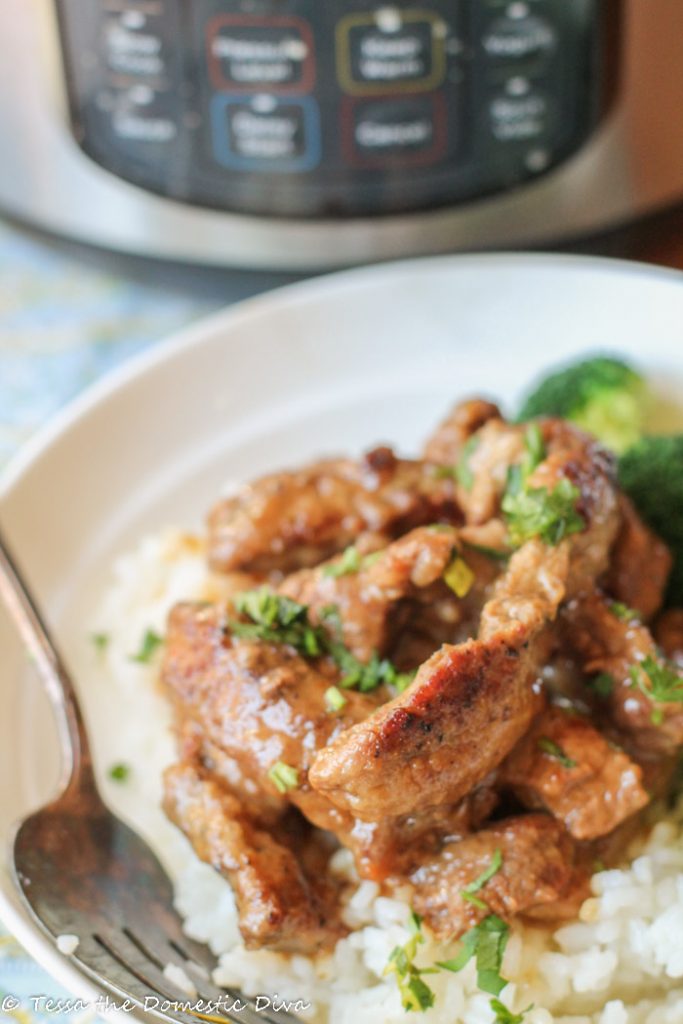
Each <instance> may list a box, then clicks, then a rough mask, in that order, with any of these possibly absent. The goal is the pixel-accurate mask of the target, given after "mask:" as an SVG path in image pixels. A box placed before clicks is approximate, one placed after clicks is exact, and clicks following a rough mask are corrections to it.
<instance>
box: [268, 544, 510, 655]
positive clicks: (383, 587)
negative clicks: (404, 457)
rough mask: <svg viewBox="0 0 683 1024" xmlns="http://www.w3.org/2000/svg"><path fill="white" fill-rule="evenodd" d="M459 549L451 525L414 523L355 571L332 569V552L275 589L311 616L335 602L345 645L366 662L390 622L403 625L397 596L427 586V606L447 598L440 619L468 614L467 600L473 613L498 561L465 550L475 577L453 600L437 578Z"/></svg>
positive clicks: (380, 646) (390, 630) (383, 643)
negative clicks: (327, 558) (464, 594)
mask: <svg viewBox="0 0 683 1024" xmlns="http://www.w3.org/2000/svg"><path fill="white" fill-rule="evenodd" d="M459 549H462V544H461V541H460V539H459V534H458V530H457V529H455V528H454V527H449V526H445V525H440V526H439V528H438V529H437V528H433V527H429V526H427V527H418V528H417V529H415V530H411V531H410V533H407V534H405V535H404V536H403V537H401V538H400V539H399V540H397V541H394V543H393V544H390V545H389V546H388V547H387V548H385V549H384V550H383V551H378V552H375V553H373V555H372V558H371V559H369V560H368V562H367V563H364V562H361V564H360V568H359V569H358V570H357V571H355V572H349V573H346V574H344V575H341V576H339V575H334V572H335V569H337V568H338V566H339V562H340V560H339V559H338V558H336V559H333V560H332V561H330V562H326V563H323V564H322V565H321V566H318V567H317V568H316V569H301V570H300V571H299V572H297V573H293V574H292V575H291V576H288V577H287V578H286V579H285V580H284V582H283V583H282V584H281V586H280V588H279V590H280V593H282V594H285V595H286V596H287V597H291V598H293V599H294V600H295V601H298V602H300V603H301V604H304V605H306V606H307V607H308V609H309V615H310V618H311V620H312V621H313V622H319V621H320V620H321V617H322V618H324V613H325V612H326V611H327V610H329V608H330V607H335V608H336V609H337V612H338V616H339V620H340V623H341V627H342V637H343V641H344V643H345V645H346V646H347V647H348V648H349V650H350V651H351V652H352V653H353V654H354V655H355V656H356V657H357V658H359V659H360V660H361V661H366V662H367V661H369V660H370V658H371V657H372V655H373V653H376V652H379V653H380V654H384V653H386V652H387V649H388V647H389V643H390V640H391V639H392V635H393V634H394V633H395V632H396V628H395V627H396V626H404V625H405V624H406V622H407V621H409V619H412V618H413V613H412V612H411V611H410V609H404V611H405V614H403V615H402V616H401V615H400V614H398V613H400V611H401V608H400V602H402V601H405V600H406V599H408V598H411V597H413V598H418V597H419V592H420V591H424V590H425V589H426V588H430V587H431V589H430V590H429V592H428V595H427V596H426V599H425V600H426V601H427V602H428V603H429V605H430V606H432V607H433V605H434V603H435V602H436V601H440V602H442V603H448V606H449V607H448V609H447V610H446V612H447V614H446V621H447V622H448V619H450V620H451V621H450V622H449V623H448V625H449V626H450V627H452V626H453V624H454V620H457V621H461V620H462V619H463V618H464V617H465V616H466V615H469V613H470V609H471V607H472V606H473V605H474V606H475V608H476V612H477V614H478V612H479V610H480V607H481V604H483V601H484V594H485V587H486V586H487V585H488V584H489V583H490V582H491V581H492V580H493V579H494V577H495V575H496V574H497V573H498V572H499V568H500V567H499V566H498V565H496V563H495V562H492V561H491V560H490V559H486V558H484V557H482V556H481V555H477V554H476V552H474V553H471V554H469V555H467V559H468V563H469V564H470V567H471V568H475V567H476V573H475V583H474V585H473V587H472V589H471V590H470V592H469V594H468V595H467V598H466V599H464V600H463V599H461V600H459V599H457V598H455V596H454V595H453V593H452V591H450V590H449V588H448V587H447V586H446V585H445V584H444V583H443V582H442V578H443V575H444V572H445V571H446V569H447V568H448V566H449V565H450V564H451V562H452V561H453V558H454V556H455V555H456V554H457V553H458V550H459ZM475 563H476V566H475ZM437 583H440V587H438V588H436V589H435V588H433V587H432V584H437ZM442 610H443V609H442ZM443 628H444V627H443V624H442V629H443ZM451 632H452V628H451ZM434 646H437V645H436V644H435V645H433V646H432V649H431V651H430V652H429V653H430V654H431V653H432V651H433V650H434Z"/></svg>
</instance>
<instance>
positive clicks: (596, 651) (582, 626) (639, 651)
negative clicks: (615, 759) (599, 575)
mask: <svg viewBox="0 0 683 1024" xmlns="http://www.w3.org/2000/svg"><path fill="white" fill-rule="evenodd" d="M562 624H563V629H564V634H565V639H566V642H567V644H568V647H569V649H570V650H571V651H573V652H574V654H575V655H576V656H578V658H579V659H580V661H581V663H582V666H583V669H584V671H585V672H586V673H587V674H588V675H592V676H597V675H599V674H600V673H604V674H606V675H607V676H608V677H610V679H611V680H612V683H613V685H612V687H611V692H610V693H609V694H607V695H606V696H605V698H604V701H603V702H602V703H603V707H604V709H605V712H606V713H607V714H608V716H609V718H610V719H611V720H612V721H613V722H614V724H615V726H616V727H617V729H618V730H619V731H620V732H621V733H623V734H625V736H626V737H628V738H629V740H630V742H631V743H632V744H635V750H636V752H637V753H641V752H642V753H644V754H647V753H652V752H654V753H658V754H666V753H670V752H672V751H674V750H675V749H676V748H677V747H678V746H680V745H681V744H682V743H683V705H682V704H680V703H656V704H655V703H653V701H652V700H651V699H650V697H649V696H648V695H647V694H646V693H643V692H642V689H641V688H640V687H639V686H637V685H634V682H633V678H632V676H631V669H632V668H634V667H636V666H637V665H638V664H639V663H640V662H642V661H643V660H644V659H645V658H647V657H652V658H656V659H659V655H658V652H657V648H656V645H655V642H654V640H653V638H652V635H651V633H650V631H649V629H648V628H647V626H644V625H643V624H642V623H640V622H638V621H637V620H630V621H624V619H623V618H620V617H619V616H617V615H615V614H614V612H613V611H612V608H611V602H610V601H609V600H608V599H607V598H605V597H604V595H602V594H601V593H599V592H598V591H594V592H593V593H592V594H590V595H587V596H582V598H581V600H576V601H571V602H570V603H569V604H568V605H567V607H566V608H565V609H564V610H563V612H562Z"/></svg>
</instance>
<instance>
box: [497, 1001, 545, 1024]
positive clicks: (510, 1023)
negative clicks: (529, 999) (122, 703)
mask: <svg viewBox="0 0 683 1024" xmlns="http://www.w3.org/2000/svg"><path fill="white" fill-rule="evenodd" d="M489 1006H490V1007H491V1009H492V1010H493V1012H494V1013H495V1015H496V1017H495V1020H494V1021H493V1024H524V1018H525V1017H526V1015H527V1013H529V1012H530V1011H531V1010H533V1008H534V1004H533V1003H532V1004H531V1006H527V1008H526V1010H522V1011H521V1013H513V1012H512V1010H508V1008H507V1006H505V1004H504V1003H501V1001H500V999H492V1000H491V1002H490V1003H489Z"/></svg>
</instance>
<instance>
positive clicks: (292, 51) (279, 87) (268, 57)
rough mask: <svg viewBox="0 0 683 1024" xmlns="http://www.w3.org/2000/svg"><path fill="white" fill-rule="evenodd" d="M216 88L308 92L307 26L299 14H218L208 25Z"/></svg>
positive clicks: (311, 57) (311, 58)
mask: <svg viewBox="0 0 683 1024" xmlns="http://www.w3.org/2000/svg"><path fill="white" fill-rule="evenodd" d="M207 49H208V58H209V68H210V74H211V80H212V83H213V85H214V87H215V88H216V89H229V90H231V91H232V92H235V91H240V90H244V91H251V92H253V91H254V90H257V89H267V90H268V91H269V92H272V91H275V92H309V91H310V90H311V89H312V88H313V86H314V84H315V50H314V40H313V33H312V31H311V28H310V26H309V24H308V22H306V21H305V20H304V19H303V18H295V17H291V18H275V17H274V18H268V19H263V18H256V17H249V16H246V15H245V16H240V15H221V16H219V17H216V18H213V19H212V21H210V22H209V24H208V25H207Z"/></svg>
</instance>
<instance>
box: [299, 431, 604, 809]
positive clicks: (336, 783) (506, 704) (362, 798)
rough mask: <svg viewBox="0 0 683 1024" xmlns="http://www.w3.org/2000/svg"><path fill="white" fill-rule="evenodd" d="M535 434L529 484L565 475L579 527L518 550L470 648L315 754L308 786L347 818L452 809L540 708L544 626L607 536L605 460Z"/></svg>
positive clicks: (572, 438)
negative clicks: (539, 446)
mask: <svg viewBox="0 0 683 1024" xmlns="http://www.w3.org/2000/svg"><path fill="white" fill-rule="evenodd" d="M493 426H496V423H495V422H491V423H489V424H487V425H486V426H485V427H483V429H482V431H481V432H480V434H483V433H484V432H486V431H488V430H490V428H492V427H493ZM544 433H545V439H546V443H547V444H548V447H549V455H548V457H547V458H546V459H545V460H544V461H543V462H542V463H541V465H540V466H538V467H537V469H536V470H535V471H534V473H533V475H532V477H530V482H531V484H532V485H533V486H537V487H542V486H545V487H548V488H549V489H552V488H553V487H554V486H555V484H556V483H557V482H558V481H559V479H560V478H561V477H563V476H566V477H569V479H570V480H571V481H572V483H574V484H575V485H576V486H577V487H578V489H579V495H580V497H579V501H578V510H579V511H580V514H581V515H582V517H583V518H584V520H585V522H586V529H585V530H584V531H582V532H581V533H577V534H574V535H572V536H571V537H570V538H569V539H568V540H565V541H563V542H562V543H561V544H560V545H559V546H557V547H555V548H551V547H548V546H546V545H545V544H543V543H542V542H540V541H539V540H531V541H529V542H527V543H526V544H525V545H524V546H523V547H522V548H521V549H520V550H519V551H518V552H516V554H515V555H514V556H513V557H512V558H511V560H510V563H509V566H508V568H507V571H506V573H505V574H504V575H503V576H502V577H501V578H500V579H499V581H498V583H497V585H496V587H495V589H494V592H493V596H492V597H491V599H490V600H489V601H488V602H487V604H486V605H485V606H484V609H483V611H482V616H481V625H480V630H479V636H478V639H477V640H471V641H468V642H466V643H464V644H461V645H458V646H450V645H445V646H443V647H442V648H441V650H439V651H437V652H436V654H434V655H433V657H432V658H430V659H429V660H428V661H427V662H426V663H425V664H424V665H422V667H421V668H420V670H419V671H418V674H417V677H416V678H415V680H414V682H413V683H412V685H411V686H410V687H409V688H408V689H407V690H406V691H405V693H403V694H402V695H400V696H399V697H397V698H395V699H394V700H393V701H391V702H389V703H388V704H385V705H384V706H383V707H381V708H379V709H378V710H377V711H376V712H375V713H374V714H372V715H371V716H370V717H369V718H368V719H367V720H366V721H364V722H361V723H360V724H358V725H355V726H353V727H352V728H350V729H348V730H347V731H346V732H344V733H343V734H342V735H340V736H338V737H337V738H336V739H335V740H334V741H332V742H330V743H329V744H328V745H327V747H326V748H325V749H324V750H320V751H319V752H318V754H317V755H316V757H315V759H314V762H313V765H312V768H311V771H310V773H309V781H310V782H311V784H312V785H313V787H314V788H315V789H318V790H319V791H321V792H322V793H325V794H326V795H327V796H328V797H329V798H330V799H331V800H332V801H333V802H334V803H335V804H336V805H337V806H338V807H340V808H343V809H345V810H349V811H351V812H352V813H353V814H354V815H355V816H356V817H359V818H362V819H364V820H370V821H372V820H376V819H377V818H378V817H380V816H381V815H382V814H389V815H392V816H393V815H400V814H404V813H407V812H409V811H410V810H411V809H413V808H414V807H415V806H418V805H419V804H420V803H422V804H423V805H424V804H427V805H429V804H438V803H442V802H444V801H450V802H455V801H457V800H459V799H462V798H463V797H464V796H465V795H466V793H467V792H468V791H469V790H470V789H471V788H472V786H473V785H475V784H476V783H478V782H480V781H481V780H482V779H483V778H484V777H485V776H486V775H488V773H489V772H490V771H492V769H493V768H495V767H496V765H498V764H499V763H500V762H501V761H502V760H503V758H504V757H505V756H506V755H507V754H508V753H509V752H510V750H511V749H512V747H513V746H514V745H515V743H517V741H518V740H519V739H521V737H522V735H523V734H524V732H525V731H526V729H527V728H528V726H529V724H530V722H531V719H532V717H533V716H534V714H535V713H536V712H537V711H538V710H539V691H540V680H539V674H540V670H541V667H542V664H543V661H544V659H545V658H546V657H547V654H548V648H547V637H546V627H547V626H548V624H549V623H550V622H552V621H553V620H554V619H555V616H556V614H557V609H558V607H559V605H560V603H561V601H562V600H563V599H564V598H565V596H566V595H567V594H570V595H571V594H574V593H576V592H578V591H579V590H581V589H583V588H585V587H587V586H589V585H590V584H591V583H592V582H593V581H594V580H595V578H596V576H599V575H602V573H604V571H605V568H606V566H607V559H608V552H609V549H610V547H611V545H612V543H613V541H614V537H615V535H616V531H617V529H618V513H617V502H616V492H615V489H614V485H613V482H612V471H613V466H612V462H611V460H610V459H609V458H608V457H607V456H606V455H605V453H604V452H603V450H602V449H600V448H599V447H598V446H596V445H595V444H594V443H593V442H592V441H591V439H590V438H588V437H587V435H585V434H582V433H581V432H580V431H576V430H574V429H573V428H571V427H568V426H566V425H564V424H562V423H560V422H559V421H547V422H546V423H545V424H544Z"/></svg>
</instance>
